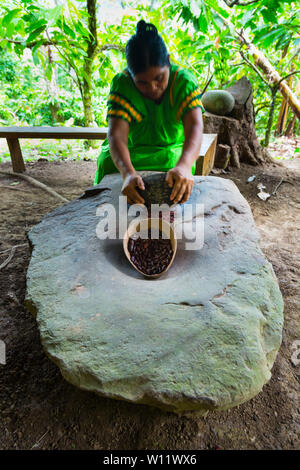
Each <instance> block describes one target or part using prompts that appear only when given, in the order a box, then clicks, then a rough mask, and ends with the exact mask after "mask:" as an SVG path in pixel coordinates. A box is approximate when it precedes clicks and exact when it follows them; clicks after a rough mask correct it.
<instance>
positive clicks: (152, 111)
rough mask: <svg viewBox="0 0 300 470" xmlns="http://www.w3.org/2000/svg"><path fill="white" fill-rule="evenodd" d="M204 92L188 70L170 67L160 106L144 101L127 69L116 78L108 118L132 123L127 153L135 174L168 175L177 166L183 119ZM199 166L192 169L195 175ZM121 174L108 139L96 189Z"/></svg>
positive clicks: (198, 101) (109, 101) (147, 100)
mask: <svg viewBox="0 0 300 470" xmlns="http://www.w3.org/2000/svg"><path fill="white" fill-rule="evenodd" d="M200 97H201V92H200V89H199V85H198V83H197V79H196V78H195V76H194V75H193V74H192V73H191V72H190V71H189V70H187V69H184V68H182V67H180V66H178V65H174V64H171V67H170V75H169V82H168V87H167V89H166V90H165V92H164V95H163V99H162V101H161V102H160V103H159V104H157V103H155V101H152V100H150V99H148V98H145V97H144V96H143V95H142V94H141V93H140V92H139V90H138V89H137V87H136V86H135V84H134V81H133V80H132V78H131V77H130V75H129V73H128V71H127V69H125V70H124V71H123V72H120V73H118V74H117V75H115V76H114V78H113V80H112V83H111V88H110V94H109V97H108V102H107V108H108V111H107V116H106V119H108V117H109V116H113V117H118V118H121V119H125V120H126V121H127V122H128V123H129V135H128V150H129V153H130V159H131V162H132V165H133V167H134V169H135V170H136V171H139V170H155V171H169V170H170V169H171V168H174V166H176V164H177V162H178V160H179V158H180V157H181V153H182V146H183V143H184V139H185V137H184V127H183V123H182V118H183V116H184V115H185V114H186V113H187V112H188V111H189V110H190V109H192V108H196V107H200V108H201V110H202V112H203V113H204V112H205V110H204V107H203V105H202V103H201V99H200ZM195 169H196V162H194V163H193V166H192V174H193V175H194V174H195ZM118 171H119V170H118V169H117V167H116V166H115V165H114V163H113V160H112V158H111V156H110V151H109V143H108V139H107V138H106V139H105V140H104V142H103V143H102V146H101V153H100V155H99V157H98V159H97V172H96V174H95V179H94V185H96V184H99V183H100V181H101V180H102V178H103V177H104V176H105V175H107V174H110V173H116V172H118Z"/></svg>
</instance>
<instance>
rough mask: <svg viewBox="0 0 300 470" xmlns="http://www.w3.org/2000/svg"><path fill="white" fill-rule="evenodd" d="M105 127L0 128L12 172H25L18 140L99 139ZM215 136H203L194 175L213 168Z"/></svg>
mask: <svg viewBox="0 0 300 470" xmlns="http://www.w3.org/2000/svg"><path fill="white" fill-rule="evenodd" d="M107 130H108V129H107V127H96V128H95V127H0V138H1V137H2V138H5V139H6V140H7V144H8V148H9V151H10V156H11V161H12V167H13V171H14V172H16V173H22V172H24V171H26V168H25V164H24V160H23V156H22V151H21V147H20V143H19V139H93V140H96V139H99V140H104V139H106V137H107ZM216 144H217V134H203V140H202V145H201V149H200V155H199V158H198V159H197V163H196V172H195V174H196V175H208V174H209V173H210V171H211V170H212V168H213V166H214V158H215V151H216Z"/></svg>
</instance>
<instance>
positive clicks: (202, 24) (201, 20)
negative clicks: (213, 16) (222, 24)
mask: <svg viewBox="0 0 300 470" xmlns="http://www.w3.org/2000/svg"><path fill="white" fill-rule="evenodd" d="M198 27H199V30H200V31H201V32H202V33H207V20H206V18H205V16H204V14H203V12H201V15H200V17H199V19H198Z"/></svg>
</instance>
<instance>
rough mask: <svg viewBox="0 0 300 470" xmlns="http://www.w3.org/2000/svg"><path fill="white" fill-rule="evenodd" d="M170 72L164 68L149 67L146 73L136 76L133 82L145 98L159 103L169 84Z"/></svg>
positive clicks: (167, 68)
mask: <svg viewBox="0 0 300 470" xmlns="http://www.w3.org/2000/svg"><path fill="white" fill-rule="evenodd" d="M169 75H170V70H169V67H168V66H167V65H165V66H164V67H149V68H148V69H147V70H146V72H143V73H138V74H136V75H134V77H133V81H134V83H135V85H136V87H137V88H138V90H139V91H140V92H141V94H142V95H143V96H145V97H146V98H149V99H150V100H153V101H159V99H160V98H161V97H162V95H163V94H164V92H165V90H166V89H167V87H168V83H169Z"/></svg>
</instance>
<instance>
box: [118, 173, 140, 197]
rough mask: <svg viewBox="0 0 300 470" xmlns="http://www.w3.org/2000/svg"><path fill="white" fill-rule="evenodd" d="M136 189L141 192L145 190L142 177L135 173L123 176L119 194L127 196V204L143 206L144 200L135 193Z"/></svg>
mask: <svg viewBox="0 0 300 470" xmlns="http://www.w3.org/2000/svg"><path fill="white" fill-rule="evenodd" d="M136 187H139V188H140V189H142V190H144V189H145V185H144V182H143V180H142V177H141V176H140V175H138V174H137V173H131V174H128V175H126V176H125V178H124V181H123V186H122V190H121V192H122V194H123V195H124V196H127V202H129V204H144V203H145V200H144V199H143V198H142V196H140V194H139V193H138V192H137V190H136V189H135V188H136Z"/></svg>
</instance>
